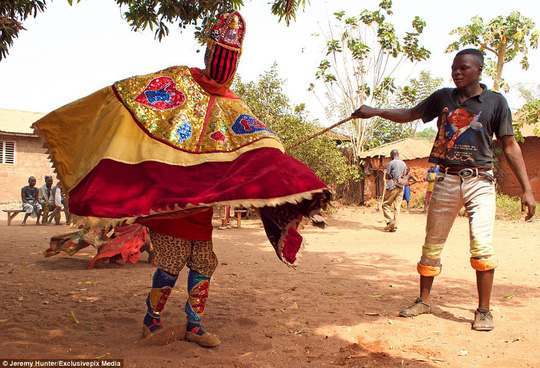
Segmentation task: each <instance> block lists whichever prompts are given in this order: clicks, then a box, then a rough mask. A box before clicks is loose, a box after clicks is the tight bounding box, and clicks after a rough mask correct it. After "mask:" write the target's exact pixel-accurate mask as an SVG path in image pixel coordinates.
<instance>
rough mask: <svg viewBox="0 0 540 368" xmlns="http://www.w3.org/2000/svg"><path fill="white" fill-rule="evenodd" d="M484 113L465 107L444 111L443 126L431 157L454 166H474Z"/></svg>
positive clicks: (442, 116) (442, 115) (440, 127)
mask: <svg viewBox="0 0 540 368" xmlns="http://www.w3.org/2000/svg"><path fill="white" fill-rule="evenodd" d="M481 115H482V112H481V111H479V112H478V113H474V112H471V111H468V110H467V109H465V108H463V107H458V108H456V109H455V110H452V111H450V110H449V109H448V108H445V109H444V110H443V111H442V114H441V119H440V120H439V121H440V122H442V124H441V125H442V126H439V132H438V135H437V140H436V141H435V143H434V145H433V150H432V152H431V156H433V157H436V158H439V159H443V160H447V161H451V162H453V163H454V164H457V165H459V164H474V162H475V159H474V157H475V152H476V151H477V147H478V144H479V143H480V140H481V137H482V123H481V122H480V117H481Z"/></svg>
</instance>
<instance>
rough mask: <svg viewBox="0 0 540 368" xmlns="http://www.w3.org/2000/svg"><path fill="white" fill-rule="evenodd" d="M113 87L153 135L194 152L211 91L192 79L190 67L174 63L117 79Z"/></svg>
mask: <svg viewBox="0 0 540 368" xmlns="http://www.w3.org/2000/svg"><path fill="white" fill-rule="evenodd" d="M114 88H115V90H116V92H117V94H118V96H119V98H120V99H121V100H122V102H123V103H124V105H125V106H126V107H127V108H128V110H129V111H130V113H131V114H132V115H133V117H134V118H135V120H136V121H137V122H138V123H139V125H140V126H141V128H142V129H143V130H144V131H145V132H146V133H147V134H149V135H150V136H151V137H152V138H154V139H157V140H159V141H162V142H164V143H167V144H169V145H172V146H173V147H175V148H179V149H182V150H184V151H188V152H196V150H197V143H198V140H199V139H198V138H199V137H200V135H201V132H202V131H203V129H204V121H205V116H206V109H207V107H208V103H209V101H210V95H209V94H208V93H207V92H206V91H204V90H203V89H202V88H201V87H200V86H199V85H198V84H197V82H195V80H194V79H193V77H192V76H191V73H190V71H189V68H187V67H181V66H173V67H170V68H168V69H164V70H162V71H160V72H157V73H153V74H147V75H143V76H138V77H133V78H128V79H124V80H122V81H120V82H116V83H115V84H114Z"/></svg>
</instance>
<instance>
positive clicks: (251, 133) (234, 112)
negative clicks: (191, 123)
mask: <svg viewBox="0 0 540 368" xmlns="http://www.w3.org/2000/svg"><path fill="white" fill-rule="evenodd" d="M265 138H270V139H272V140H276V141H278V142H279V138H277V136H276V135H275V133H274V132H272V131H271V130H270V129H269V128H268V127H267V126H266V125H264V124H263V123H261V122H260V121H259V120H258V119H257V118H256V117H255V116H254V115H253V113H252V112H251V111H250V110H249V107H248V106H247V105H246V103H245V102H244V101H241V100H233V99H229V98H221V97H216V99H215V101H214V104H213V105H212V108H211V110H210V115H209V117H208V127H207V129H206V131H205V133H204V136H203V137H202V139H201V152H220V151H222V152H227V151H234V150H236V149H238V148H240V147H244V146H247V145H250V144H252V143H254V142H257V141H260V140H261V139H265Z"/></svg>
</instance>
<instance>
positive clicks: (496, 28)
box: [445, 11, 539, 92]
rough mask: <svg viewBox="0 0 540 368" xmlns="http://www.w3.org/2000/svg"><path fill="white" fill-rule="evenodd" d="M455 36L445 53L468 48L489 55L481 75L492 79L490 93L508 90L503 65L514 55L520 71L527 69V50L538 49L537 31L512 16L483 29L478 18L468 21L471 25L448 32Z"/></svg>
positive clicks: (528, 22)
mask: <svg viewBox="0 0 540 368" xmlns="http://www.w3.org/2000/svg"><path fill="white" fill-rule="evenodd" d="M450 34H451V35H453V34H457V35H458V36H459V40H457V41H455V42H453V43H452V44H450V45H449V46H448V47H447V48H446V51H445V52H453V51H456V50H459V48H460V47H461V46H467V45H472V46H476V47H478V48H479V49H480V50H481V51H483V52H490V53H491V54H492V56H493V57H494V59H491V58H487V59H486V60H485V65H486V68H485V74H486V75H488V76H489V77H490V78H491V79H493V81H494V83H493V90H495V91H499V90H500V89H501V88H502V89H503V90H504V91H506V92H508V90H509V86H508V84H507V83H506V82H505V81H504V79H503V78H502V73H503V67H504V64H506V63H509V62H511V61H513V60H514V59H515V58H516V57H517V56H518V55H522V58H521V62H520V63H521V67H522V68H523V70H527V69H529V59H528V58H527V53H528V51H529V47H531V48H533V49H536V48H537V47H538V38H539V34H538V30H537V29H535V23H534V22H533V21H532V19H530V18H527V17H525V16H523V15H521V14H520V13H519V12H517V11H515V12H512V13H511V14H510V15H509V16H507V17H503V16H499V17H497V18H495V19H492V20H491V21H489V22H488V23H487V24H485V25H484V21H483V20H482V18H481V17H479V16H476V17H473V18H472V19H471V24H469V25H466V26H464V27H458V28H456V29H454V30H453V31H451V32H450Z"/></svg>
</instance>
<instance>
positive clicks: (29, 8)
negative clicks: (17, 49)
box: [0, 0, 45, 60]
mask: <svg viewBox="0 0 540 368" xmlns="http://www.w3.org/2000/svg"><path fill="white" fill-rule="evenodd" d="M43 10H45V1H44V0H15V1H0V60H2V59H4V58H5V57H6V56H7V54H8V49H9V48H10V47H11V46H13V42H14V41H15V38H17V36H18V35H19V32H20V31H22V30H24V29H25V28H24V27H23V24H22V23H23V22H24V21H25V20H26V19H27V18H28V17H29V16H33V17H36V15H37V14H38V13H39V12H42V11H43Z"/></svg>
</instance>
